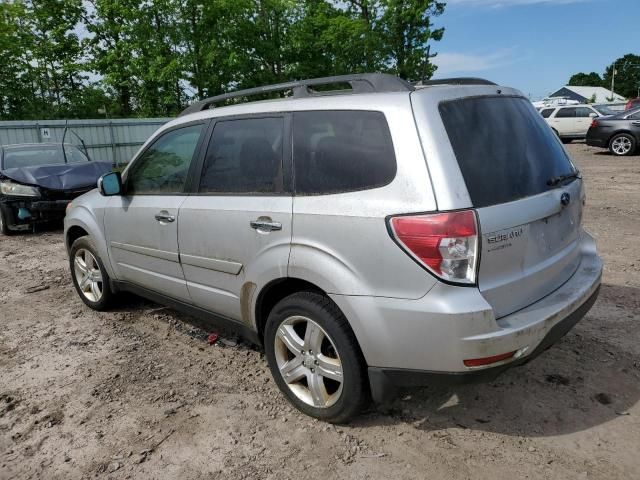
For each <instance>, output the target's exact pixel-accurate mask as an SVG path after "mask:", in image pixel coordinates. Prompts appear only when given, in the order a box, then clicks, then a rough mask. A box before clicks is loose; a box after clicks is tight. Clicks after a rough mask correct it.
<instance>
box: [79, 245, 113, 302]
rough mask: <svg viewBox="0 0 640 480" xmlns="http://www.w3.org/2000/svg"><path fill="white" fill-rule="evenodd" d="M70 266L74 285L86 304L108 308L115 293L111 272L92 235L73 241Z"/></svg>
mask: <svg viewBox="0 0 640 480" xmlns="http://www.w3.org/2000/svg"><path fill="white" fill-rule="evenodd" d="M69 267H70V268H71V278H72V280H73V286H74V287H75V288H76V292H78V295H79V296H80V299H81V300H82V301H83V302H84V303H85V305H87V306H88V307H89V308H92V309H94V310H106V309H107V308H108V307H109V306H110V305H111V303H112V300H113V296H114V294H113V291H112V290H111V284H110V282H109V274H108V273H107V271H106V270H105V268H104V264H103V263H102V260H100V257H99V256H98V250H97V248H96V247H95V245H94V243H93V240H91V237H89V236H85V237H80V238H78V239H77V240H76V241H75V242H73V245H72V246H71V251H70V252H69Z"/></svg>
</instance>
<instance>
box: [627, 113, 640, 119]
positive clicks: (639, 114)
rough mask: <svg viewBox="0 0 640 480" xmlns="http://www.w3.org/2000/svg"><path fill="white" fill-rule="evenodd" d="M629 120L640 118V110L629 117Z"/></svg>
mask: <svg viewBox="0 0 640 480" xmlns="http://www.w3.org/2000/svg"><path fill="white" fill-rule="evenodd" d="M627 119H628V120H640V112H636V113H634V114H633V115H629V116H628V117H627Z"/></svg>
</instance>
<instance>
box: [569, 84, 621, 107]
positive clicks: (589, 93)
mask: <svg viewBox="0 0 640 480" xmlns="http://www.w3.org/2000/svg"><path fill="white" fill-rule="evenodd" d="M564 88H566V89H567V90H571V91H572V92H574V93H575V94H577V95H580V96H581V97H583V98H585V99H587V100H591V98H593V96H594V95H595V96H596V100H595V103H607V102H609V101H610V100H609V99H610V98H611V97H612V96H613V101H614V102H623V101H625V100H626V99H625V98H624V97H623V96H622V95H618V94H617V93H614V94H613V95H611V90H609V89H607V88H604V87H574V86H571V85H565V87H564Z"/></svg>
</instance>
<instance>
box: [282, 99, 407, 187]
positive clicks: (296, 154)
mask: <svg viewBox="0 0 640 480" xmlns="http://www.w3.org/2000/svg"><path fill="white" fill-rule="evenodd" d="M293 115H294V116H293V162H294V179H295V188H296V192H297V193H299V194H310V195H313V194H315V195H317V194H329V193H339V192H351V191H357V190H365V189H369V188H376V187H381V186H384V185H386V184H388V183H390V182H391V181H392V180H393V178H394V177H395V175H396V158H395V154H394V151H393V143H392V141H391V134H390V133H389V127H388V126H387V121H386V119H385V116H384V115H383V114H382V113H381V112H367V111H314V112H297V113H294V114H293Z"/></svg>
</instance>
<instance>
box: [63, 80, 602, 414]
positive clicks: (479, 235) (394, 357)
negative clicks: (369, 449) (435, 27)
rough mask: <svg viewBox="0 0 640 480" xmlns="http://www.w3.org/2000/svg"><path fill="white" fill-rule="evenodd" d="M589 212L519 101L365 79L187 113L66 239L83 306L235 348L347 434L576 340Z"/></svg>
mask: <svg viewBox="0 0 640 480" xmlns="http://www.w3.org/2000/svg"><path fill="white" fill-rule="evenodd" d="M335 83H339V84H341V85H344V86H346V84H349V85H350V86H351V90H348V89H342V90H338V91H326V88H327V87H326V86H327V85H329V86H330V85H331V84H335ZM319 86H323V88H318V87H319ZM314 87H315V88H314ZM283 91H289V92H292V93H293V94H292V95H291V96H289V97H286V98H282V99H277V100H272V101H254V102H245V103H238V101H239V99H240V98H241V97H248V96H250V95H254V94H271V95H273V94H274V93H273V92H283ZM221 102H235V104H233V105H231V106H224V107H220V108H218V107H215V108H214V104H219V103H221ZM584 199H585V196H584V190H583V182H582V180H581V178H580V175H579V172H578V171H577V170H576V168H575V167H574V165H573V164H572V163H571V160H570V159H569V157H568V155H567V153H566V152H565V150H564V148H563V146H562V145H561V143H560V142H559V140H558V139H557V138H556V136H555V135H554V134H553V132H552V130H551V129H550V128H549V127H548V126H547V125H546V124H545V122H544V120H543V119H542V117H541V116H540V115H539V114H538V113H537V112H536V110H535V109H534V108H533V106H532V105H531V103H530V102H529V101H528V100H527V98H526V97H524V96H523V95H522V94H521V93H520V92H518V91H517V90H514V89H511V88H506V87H500V86H497V85H495V84H493V83H491V82H488V81H486V80H480V79H451V80H441V81H432V82H425V83H423V84H421V85H419V86H413V85H411V84H409V83H407V82H405V81H403V80H400V79H398V78H396V77H392V76H387V75H380V74H364V75H352V76H344V77H332V78H323V79H314V80H307V81H301V82H293V83H288V84H281V85H275V86H269V87H262V88H258V89H252V90H248V91H240V92H235V93H232V94H227V95H222V96H219V97H213V98H210V99H207V100H204V101H201V102H198V103H196V104H194V105H192V106H190V107H189V108H187V110H185V112H183V114H182V115H181V116H180V117H179V118H177V119H176V120H174V121H172V122H170V123H168V124H167V125H165V126H164V127H162V128H161V129H160V130H158V132H156V133H155V134H154V135H153V137H152V138H150V139H149V140H148V141H147V142H146V144H145V145H144V146H143V147H142V148H141V149H140V151H139V152H138V154H137V155H136V156H135V157H134V158H133V160H132V161H131V163H130V164H129V166H128V168H127V169H126V170H125V171H124V172H123V174H122V176H120V174H118V173H111V174H107V175H105V176H103V177H102V178H101V179H100V181H99V182H98V190H94V191H92V192H90V193H87V194H85V195H84V196H82V197H80V198H78V199H77V200H74V201H73V203H72V205H71V206H70V207H69V209H68V213H67V216H66V220H65V241H66V246H67V248H68V251H69V258H70V266H71V273H72V278H73V283H74V285H75V287H76V289H77V291H78V294H79V295H80V298H81V299H82V300H83V301H84V303H86V304H87V305H88V306H89V307H91V308H94V309H98V310H100V309H104V308H106V307H107V306H108V305H109V304H110V303H111V301H112V300H113V299H114V295H115V294H116V292H119V291H123V290H126V291H130V292H134V293H137V294H139V295H141V296H144V297H147V298H149V299H152V300H155V301H158V302H161V303H163V304H167V305H170V306H172V307H174V308H177V309H181V310H184V311H186V312H189V313H190V314H192V315H194V316H196V317H198V318H200V319H202V320H203V321H204V322H205V324H206V325H209V323H213V324H215V325H216V326H217V327H218V328H222V329H223V330H224V329H232V330H234V331H235V332H239V333H241V334H242V335H244V337H246V338H248V339H249V340H251V341H253V342H255V343H257V344H261V345H264V349H265V352H266V357H267V360H268V363H269V367H270V369H271V371H272V374H273V377H274V379H275V382H276V383H277V385H278V387H279V388H280V389H281V390H282V392H283V394H284V395H285V396H286V397H287V398H288V399H289V401H290V402H291V403H293V404H294V405H295V406H296V407H297V408H298V409H300V410H301V411H302V412H304V413H306V414H308V415H311V416H314V417H317V418H319V419H323V420H326V421H330V422H343V421H346V420H348V419H349V418H351V417H352V416H353V415H355V414H356V413H357V412H358V410H359V409H360V408H361V407H362V406H363V405H364V404H365V403H366V401H367V399H368V398H369V397H370V396H372V397H373V399H374V400H376V401H382V400H385V399H387V398H389V394H390V393H393V391H394V388H395V387H397V386H414V385H433V384H442V383H447V382H448V383H462V382H468V381H473V380H478V379H484V380H487V379H492V378H494V377H495V376H496V375H497V374H499V373H500V372H502V371H504V370H505V369H506V368H509V367H512V366H515V365H520V364H522V363H524V362H526V361H528V360H530V359H532V358H533V357H535V356H536V355H538V354H539V353H541V352H542V351H543V350H545V349H546V348H547V347H549V346H550V345H551V344H553V343H554V342H555V341H557V340H558V339H559V338H560V337H562V336H563V335H564V334H565V333H566V332H567V331H568V330H569V329H570V328H571V327H572V326H573V325H574V324H575V323H576V322H577V321H578V320H580V318H582V317H583V316H584V315H585V313H586V312H587V311H588V310H589V308H590V307H591V306H592V305H593V303H594V301H595V300H596V297H597V294H598V290H599V286H600V277H601V272H602V263H601V260H600V258H599V257H598V255H597V253H596V247H595V243H594V240H593V238H592V237H591V236H590V235H589V234H588V233H586V232H585V231H584V230H583V229H582V209H583V204H584Z"/></svg>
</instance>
